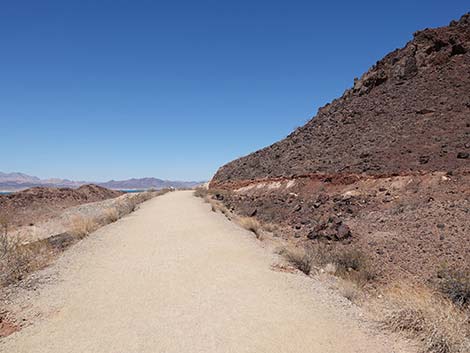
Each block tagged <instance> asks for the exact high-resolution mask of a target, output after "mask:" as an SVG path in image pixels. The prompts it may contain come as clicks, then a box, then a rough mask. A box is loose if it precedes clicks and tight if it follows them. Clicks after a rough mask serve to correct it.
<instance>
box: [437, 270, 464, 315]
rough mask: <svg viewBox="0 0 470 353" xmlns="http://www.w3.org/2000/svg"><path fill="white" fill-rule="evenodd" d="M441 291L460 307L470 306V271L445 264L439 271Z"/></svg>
mask: <svg viewBox="0 0 470 353" xmlns="http://www.w3.org/2000/svg"><path fill="white" fill-rule="evenodd" d="M437 277H438V280H437V287H438V289H439V290H440V292H441V293H442V294H443V295H444V296H446V297H447V298H448V299H450V300H451V301H452V302H453V303H454V304H456V305H458V306H460V307H469V306H470V271H469V270H456V269H451V268H449V267H447V266H443V268H441V269H440V270H439V271H438V273H437Z"/></svg>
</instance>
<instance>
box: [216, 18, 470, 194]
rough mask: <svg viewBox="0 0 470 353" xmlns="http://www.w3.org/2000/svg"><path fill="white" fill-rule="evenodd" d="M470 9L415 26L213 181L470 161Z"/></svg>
mask: <svg viewBox="0 0 470 353" xmlns="http://www.w3.org/2000/svg"><path fill="white" fill-rule="evenodd" d="M469 92H470V15H469V14H466V15H464V16H463V17H462V18H461V19H460V20H459V21H452V22H451V23H450V25H449V26H447V27H441V28H435V29H425V30H423V31H419V32H416V33H415V34H414V38H413V40H411V41H410V42H409V43H407V44H406V46H405V47H404V48H402V49H397V50H395V51H393V52H391V53H390V54H388V55H386V56H385V57H384V58H383V59H382V60H380V61H378V62H377V63H376V65H374V66H373V67H372V68H371V69H370V70H369V71H368V72H366V73H365V74H364V75H363V76H362V77H361V78H360V79H358V80H355V82H354V86H353V87H352V88H351V89H348V90H347V91H346V92H345V93H344V95H343V96H342V97H341V98H339V99H336V100H334V101H333V102H331V104H328V105H326V106H325V107H323V108H321V109H320V110H319V112H318V114H317V116H316V117H314V118H313V119H312V120H310V121H309V122H308V123H307V124H306V125H305V126H303V127H300V128H298V129H297V130H296V131H294V132H293V133H292V134H290V135H289V136H288V137H287V138H285V139H284V140H282V141H280V142H277V143H275V144H273V145H272V146H269V147H267V148H264V149H262V150H260V151H257V152H255V153H252V154H250V155H248V156H246V157H243V158H240V159H237V160H235V161H233V162H231V163H228V164H227V165H225V166H223V167H222V168H220V170H219V171H218V172H217V174H216V175H215V176H214V178H213V180H212V184H213V185H214V184H220V183H224V182H227V181H234V180H236V181H241V180H251V179H260V178H273V177H291V176H296V175H305V174H311V173H328V174H329V173H342V174H348V173H361V174H362V173H364V174H375V175H384V174H387V175H392V174H404V173H405V174H406V173H409V172H417V171H446V172H447V171H454V170H463V169H466V168H468V167H469V166H470V159H469V153H470V95H469Z"/></svg>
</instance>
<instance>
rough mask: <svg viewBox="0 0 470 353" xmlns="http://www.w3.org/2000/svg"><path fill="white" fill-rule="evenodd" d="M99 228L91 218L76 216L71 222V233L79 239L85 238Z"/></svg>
mask: <svg viewBox="0 0 470 353" xmlns="http://www.w3.org/2000/svg"><path fill="white" fill-rule="evenodd" d="M98 227H99V225H98V223H97V222H96V221H95V220H94V219H92V218H90V217H84V216H74V217H72V219H71V220H70V225H69V232H70V233H71V234H73V235H74V236H76V237H78V238H84V237H86V236H87V235H89V234H90V233H92V232H93V231H95V230H96V229H98Z"/></svg>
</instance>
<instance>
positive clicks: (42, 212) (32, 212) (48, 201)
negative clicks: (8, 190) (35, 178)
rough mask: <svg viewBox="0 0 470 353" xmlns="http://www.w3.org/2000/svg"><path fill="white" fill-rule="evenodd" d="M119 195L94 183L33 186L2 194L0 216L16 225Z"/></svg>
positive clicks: (119, 193) (39, 219) (32, 221)
mask: <svg viewBox="0 0 470 353" xmlns="http://www.w3.org/2000/svg"><path fill="white" fill-rule="evenodd" d="M119 195H122V192H120V191H115V190H109V189H105V188H103V187H100V186H97V185H92V184H90V185H84V186H81V187H79V188H78V189H69V188H46V187H34V188H31V189H27V190H24V191H19V192H16V193H13V194H10V195H0V217H1V218H3V219H6V220H7V221H8V222H9V223H10V224H11V225H14V226H22V225H28V224H30V223H35V222H38V221H41V220H44V219H46V218H49V217H52V216H54V215H56V214H57V213H58V212H60V210H63V209H65V208H68V207H71V206H77V205H80V204H84V203H89V202H95V201H102V200H106V199H110V198H114V197H117V196H119Z"/></svg>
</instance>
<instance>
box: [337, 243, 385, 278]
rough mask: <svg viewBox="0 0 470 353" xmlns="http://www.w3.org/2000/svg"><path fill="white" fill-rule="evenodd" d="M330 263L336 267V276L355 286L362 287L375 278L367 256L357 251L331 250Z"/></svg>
mask: <svg viewBox="0 0 470 353" xmlns="http://www.w3.org/2000/svg"><path fill="white" fill-rule="evenodd" d="M329 257H330V261H332V263H333V264H335V265H336V269H337V274H338V276H340V277H343V278H345V279H347V280H349V281H352V282H354V283H355V284H357V285H360V286H363V285H365V284H366V283H367V282H370V281H372V280H374V279H375V278H376V273H375V271H374V270H373V267H372V266H371V264H370V261H369V259H368V258H367V256H366V255H365V254H364V253H363V252H361V251H360V250H357V249H349V248H345V249H344V248H343V249H338V248H333V249H332V250H331V251H330V255H329Z"/></svg>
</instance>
